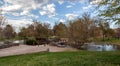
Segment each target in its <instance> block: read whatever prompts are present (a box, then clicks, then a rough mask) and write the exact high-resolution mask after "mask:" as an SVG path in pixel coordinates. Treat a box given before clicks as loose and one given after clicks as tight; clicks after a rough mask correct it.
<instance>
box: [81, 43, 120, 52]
mask: <svg viewBox="0 0 120 66" xmlns="http://www.w3.org/2000/svg"><path fill="white" fill-rule="evenodd" d="M118 47H119V46H118V45H109V44H105V45H98V44H97V45H96V44H87V45H84V46H82V48H83V49H85V50H88V51H116V50H118Z"/></svg>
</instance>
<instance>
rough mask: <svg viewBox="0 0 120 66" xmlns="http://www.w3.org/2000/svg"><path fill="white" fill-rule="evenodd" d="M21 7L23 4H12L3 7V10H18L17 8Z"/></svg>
mask: <svg viewBox="0 0 120 66" xmlns="http://www.w3.org/2000/svg"><path fill="white" fill-rule="evenodd" d="M21 8H22V6H21V5H10V6H5V7H2V10H3V11H16V10H19V9H21Z"/></svg>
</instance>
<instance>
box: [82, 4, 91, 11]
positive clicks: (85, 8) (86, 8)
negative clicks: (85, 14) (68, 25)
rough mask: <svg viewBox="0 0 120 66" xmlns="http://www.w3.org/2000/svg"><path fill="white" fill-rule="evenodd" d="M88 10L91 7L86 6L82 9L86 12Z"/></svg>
mask: <svg viewBox="0 0 120 66" xmlns="http://www.w3.org/2000/svg"><path fill="white" fill-rule="evenodd" d="M90 8H92V5H88V6H85V7H83V10H88V9H90Z"/></svg>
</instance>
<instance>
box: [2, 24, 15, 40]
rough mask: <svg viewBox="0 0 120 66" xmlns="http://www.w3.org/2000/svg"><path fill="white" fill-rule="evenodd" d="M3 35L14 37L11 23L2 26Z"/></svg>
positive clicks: (7, 37)
mask: <svg viewBox="0 0 120 66" xmlns="http://www.w3.org/2000/svg"><path fill="white" fill-rule="evenodd" d="M3 32H4V36H5V38H6V39H10V38H13V37H14V33H15V32H14V30H13V27H12V26H11V25H6V27H5V28H4V31H3Z"/></svg>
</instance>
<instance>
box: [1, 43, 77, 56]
mask: <svg viewBox="0 0 120 66" xmlns="http://www.w3.org/2000/svg"><path fill="white" fill-rule="evenodd" d="M48 48H49V50H50V52H62V51H77V49H74V48H70V47H69V48H68V47H66V48H60V47H55V46H49V45H47V46H44V45H40V46H28V45H19V46H14V47H10V48H5V49H0V57H2V56H10V55H19V54H26V53H34V52H42V51H46V50H47V49H48Z"/></svg>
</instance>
